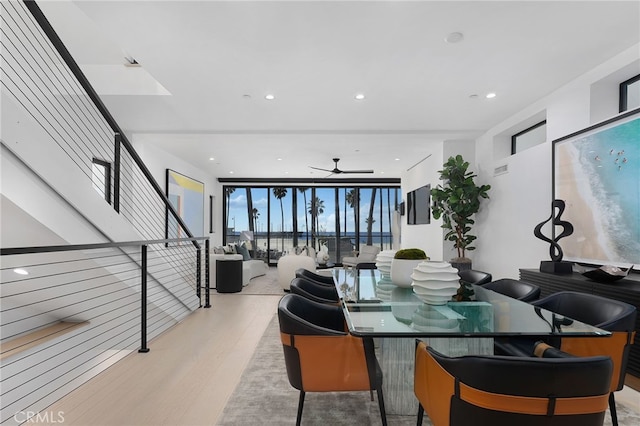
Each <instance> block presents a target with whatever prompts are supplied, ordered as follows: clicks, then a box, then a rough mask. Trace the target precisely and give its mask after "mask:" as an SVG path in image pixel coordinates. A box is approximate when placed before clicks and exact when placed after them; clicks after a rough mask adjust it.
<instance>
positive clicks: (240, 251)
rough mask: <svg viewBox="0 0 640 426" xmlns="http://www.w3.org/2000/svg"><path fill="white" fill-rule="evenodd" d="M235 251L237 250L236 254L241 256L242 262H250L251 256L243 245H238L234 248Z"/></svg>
mask: <svg viewBox="0 0 640 426" xmlns="http://www.w3.org/2000/svg"><path fill="white" fill-rule="evenodd" d="M236 249H237V250H238V254H241V255H242V260H251V255H250V254H249V250H248V249H247V247H246V246H245V245H244V243H242V244H240V245H239V246H236Z"/></svg>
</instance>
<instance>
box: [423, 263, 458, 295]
mask: <svg viewBox="0 0 640 426" xmlns="http://www.w3.org/2000/svg"><path fill="white" fill-rule="evenodd" d="M411 278H412V280H413V282H412V284H411V286H412V287H413V292H414V293H415V294H416V296H418V297H419V298H420V299H421V300H422V301H423V302H424V303H428V304H430V305H444V304H445V303H447V302H448V301H450V300H451V297H452V296H453V295H454V294H456V292H457V291H458V287H460V277H458V270H457V269H456V268H454V267H452V266H451V264H450V263H449V262H431V261H425V262H422V263H420V264H419V265H418V266H417V267H416V268H415V269H414V271H413V274H412V275H411Z"/></svg>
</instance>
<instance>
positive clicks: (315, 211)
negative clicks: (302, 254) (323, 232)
mask: <svg viewBox="0 0 640 426" xmlns="http://www.w3.org/2000/svg"><path fill="white" fill-rule="evenodd" d="M308 208H309V209H308V211H309V214H310V215H311V243H312V244H313V247H315V246H316V232H317V231H318V230H319V227H320V219H319V216H320V215H321V214H322V213H324V201H322V200H321V199H320V198H318V197H315V198H314V199H313V200H311V201H310V202H309V205H308ZM318 248H319V247H318Z"/></svg>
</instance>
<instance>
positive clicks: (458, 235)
mask: <svg viewBox="0 0 640 426" xmlns="http://www.w3.org/2000/svg"><path fill="white" fill-rule="evenodd" d="M468 168H469V162H467V161H465V160H464V159H463V158H462V156H461V155H456V156H455V157H449V159H448V160H447V162H446V163H444V165H443V169H442V170H439V171H438V173H440V179H441V180H442V181H443V182H442V184H439V185H438V186H437V187H436V188H433V189H432V190H431V200H432V203H431V212H432V214H433V217H434V218H435V219H440V218H442V227H443V228H444V229H446V230H447V232H446V233H445V235H444V239H445V240H447V241H452V242H453V247H454V248H455V249H456V250H457V254H458V256H457V257H456V258H453V259H451V264H452V265H453V266H454V267H455V268H457V269H458V270H462V269H471V259H469V258H468V257H466V252H467V250H474V249H475V247H474V246H473V245H472V243H473V241H474V240H475V239H476V238H477V237H476V236H475V235H471V234H470V231H471V226H472V225H473V224H474V223H475V221H474V220H473V215H474V214H475V213H477V212H478V210H480V200H481V199H482V198H489V195H488V192H489V190H490V189H491V186H490V185H480V186H478V185H476V184H475V182H474V178H476V177H477V175H476V174H474V173H473V172H471V171H468Z"/></svg>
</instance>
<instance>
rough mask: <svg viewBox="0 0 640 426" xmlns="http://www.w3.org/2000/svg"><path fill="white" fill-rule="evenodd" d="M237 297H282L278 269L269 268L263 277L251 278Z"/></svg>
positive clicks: (282, 292) (282, 291)
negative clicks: (256, 295) (258, 295)
mask: <svg viewBox="0 0 640 426" xmlns="http://www.w3.org/2000/svg"><path fill="white" fill-rule="evenodd" d="M237 294H239V295H247V294H260V295H272V294H275V295H279V296H283V295H284V294H285V293H284V290H282V286H280V283H279V282H278V268H276V267H270V268H269V270H268V271H267V273H266V274H265V275H261V276H259V277H255V278H253V279H252V280H251V281H249V284H247V285H246V286H244V287H242V291H241V292H240V293H237Z"/></svg>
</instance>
